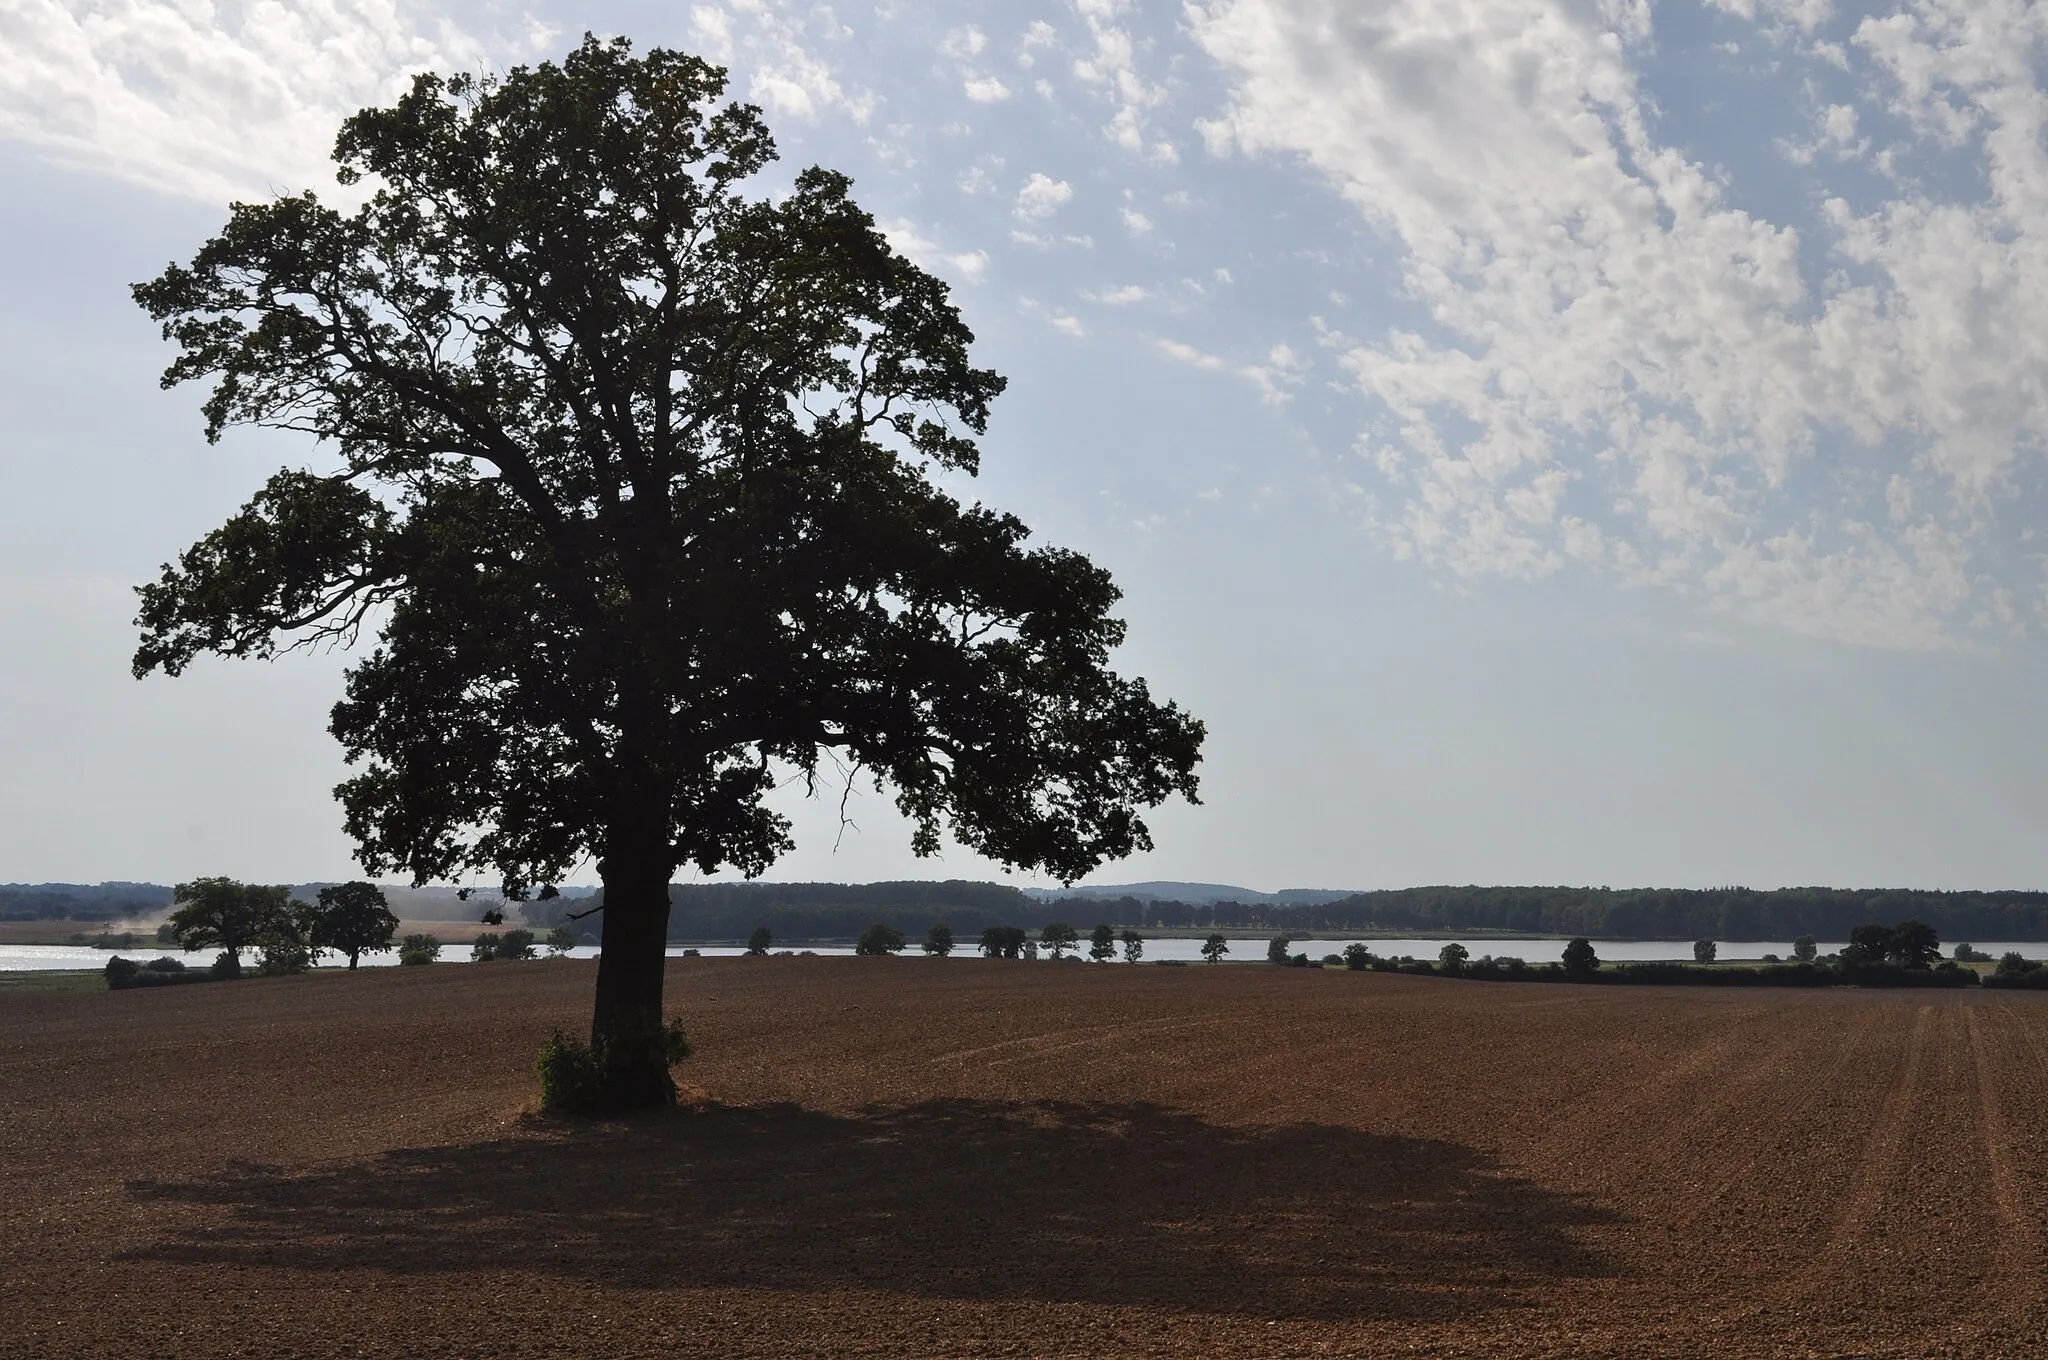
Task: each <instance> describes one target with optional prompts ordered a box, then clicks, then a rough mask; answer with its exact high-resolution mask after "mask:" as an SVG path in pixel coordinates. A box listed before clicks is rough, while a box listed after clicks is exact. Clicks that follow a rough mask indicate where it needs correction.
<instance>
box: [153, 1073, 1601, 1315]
mask: <svg viewBox="0 0 2048 1360" xmlns="http://www.w3.org/2000/svg"><path fill="white" fill-rule="evenodd" d="M129 1189H130V1192H131V1193H132V1194H133V1195H134V1196H135V1197H136V1198H137V1199H140V1200H144V1201H152V1200H153V1201H171V1202H176V1203H182V1204H193V1205H210V1206H217V1207H219V1208H221V1209H224V1210H226V1211H227V1214H226V1220H225V1222H223V1223H221V1224H220V1225H219V1226H212V1227H204V1228H196V1227H195V1228H187V1229H180V1230H177V1231H175V1232H172V1233H170V1234H169V1235H168V1236H166V1237H165V1238H164V1239H163V1240H160V1241H159V1242H157V1243H155V1244H153V1245H151V1246H148V1247H145V1248H141V1249H138V1250H136V1251H134V1252H131V1253H129V1256H130V1258H131V1259H147V1260H155V1261H162V1262H169V1263H175V1264H185V1265H192V1266H197V1267H213V1266H219V1265H238V1266H271V1267H284V1268H289V1269H298V1270H307V1271H321V1272H325V1271H334V1270H345V1269H369V1270H379V1271H390V1272H398V1273H408V1274H412V1273H435V1272H450V1271H469V1270H478V1271H484V1270H488V1271H493V1272H499V1273H503V1272H507V1271H529V1272H536V1273H541V1274H553V1275H559V1276H563V1277H567V1278H574V1279H578V1280H589V1281H596V1282H601V1283H605V1284H610V1285H615V1286H624V1287H644V1288H667V1287H678V1286H734V1287H742V1288H757V1289H788V1290H798V1289H814V1288H865V1289H876V1290H883V1291H890V1292H896V1293H902V1294H911V1295H919V1296H925V1297H934V1298H948V1299H985V1300H1005V1299H1006V1300H1063V1301H1069V1302H1100V1303H1119V1304H1131V1305H1140V1306H1156V1307H1162V1308H1170V1309H1178V1310H1186V1311H1197V1312H1213V1313H1237V1314H1250V1315H1254V1316H1262V1317H1269V1318H1298V1319H1312V1320H1322V1321H1348V1320H1359V1319H1366V1318H1421V1317H1434V1318H1448V1317H1456V1316H1462V1315H1466V1314H1469V1313H1471V1312H1473V1311H1476V1310H1482V1309H1487V1308H1494V1307H1500V1306H1506V1305H1512V1304H1514V1303H1517V1302H1519V1301H1523V1300H1525V1299H1526V1298H1527V1296H1528V1295H1529V1294H1530V1293H1531V1292H1532V1290H1533V1289H1534V1288H1535V1287H1540V1286H1543V1285H1545V1284H1546V1282H1555V1281H1557V1280H1559V1279H1565V1278H1572V1277H1586V1276H1594V1275H1602V1274H1607V1273H1610V1269H1609V1267H1607V1266H1605V1265H1603V1263H1602V1262H1601V1261H1599V1260H1598V1259H1596V1257H1595V1256H1594V1255H1593V1254H1592V1253H1591V1252H1589V1251H1588V1250H1587V1249H1585V1248H1583V1247H1582V1246H1580V1245H1579V1244H1578V1243H1577V1242H1576V1241H1575V1240H1574V1237H1573V1230H1574V1229H1577V1228H1581V1227H1584V1226H1587V1225H1591V1224H1596V1223H1605V1222H1612V1221H1614V1220H1615V1217H1616V1216H1615V1215H1614V1214H1613V1213H1612V1212H1611V1211H1608V1210H1604V1209H1600V1208H1598V1207H1595V1206H1593V1205H1591V1204H1589V1203H1587V1202H1585V1201H1583V1200H1581V1199H1577V1198H1573V1197H1569V1196H1564V1195H1560V1194H1557V1193H1555V1192H1552V1191H1549V1190H1545V1189H1543V1188H1542V1187H1540V1186H1537V1185H1534V1184H1531V1183H1530V1182H1528V1181H1524V1180H1517V1179H1513V1178H1510V1177H1507V1176H1505V1175H1502V1174H1500V1173H1499V1172H1498V1171H1496V1170H1495V1169H1493V1167H1492V1166H1491V1165H1490V1163H1489V1162H1488V1161H1487V1160H1486V1159H1485V1158H1483V1157H1481V1156H1480V1155H1479V1154H1477V1153H1475V1152H1473V1151H1471V1150H1470V1149H1468V1148H1464V1147H1460V1146H1458V1145H1456V1144H1452V1143H1444V1142H1433V1141H1426V1140H1419V1139H1410V1138H1392V1137H1383V1136H1379V1135H1375V1134H1368V1133H1361V1132H1358V1131H1356V1130H1352V1129H1344V1128H1337V1127H1331V1126H1325V1125H1312V1124H1304V1125H1293V1126H1288V1127H1282V1128H1272V1129H1259V1130H1244V1129H1231V1128H1224V1127H1220V1126H1218V1125H1215V1124H1211V1123H1208V1122H1206V1121H1204V1120H1201V1119H1199V1118H1196V1117H1193V1116H1190V1115H1187V1114H1182V1113H1176V1112H1171V1111H1167V1110H1163V1109H1160V1108H1157V1107H1153V1106H1147V1105H1132V1104H1065V1103H1049V1104H1011V1103H996V1102H982V1101H967V1100H943V1101H931V1102H926V1103H923V1104H917V1105H911V1106H907V1107H892V1108H881V1109H873V1110H868V1111H864V1112H862V1113H861V1114H859V1115H856V1116H843V1115H833V1114H824V1113H819V1112H817V1111H813V1110H805V1109H800V1108H796V1107H793V1106H771V1107H766V1108H749V1109H713V1110H710V1111H708V1112H700V1113H679V1114H677V1115H675V1116H674V1117H663V1118H653V1119H648V1120H645V1121H639V1122H633V1123H627V1124H622V1125H612V1126H603V1127H592V1128H581V1129H577V1130H575V1131H573V1132H567V1133H562V1132H559V1131H558V1132H556V1133H555V1134H554V1135H553V1136H539V1137H523V1138H511V1139H504V1140H499V1141H493V1142H486V1143H478V1144H472V1145H468V1146H460V1147H443V1148H422V1149H406V1150H399V1151H394V1152H391V1153H387V1154H385V1155H383V1156H382V1157H380V1158H377V1159H375V1160H373V1161H369V1162H364V1163H358V1164H353V1165H349V1166H345V1167H340V1168H324V1169H320V1170H317V1171H312V1172H301V1173H285V1172H280V1171H277V1170H274V1169H270V1168H266V1167H261V1166H253V1165H247V1164H242V1165H237V1166H233V1167H230V1168H229V1169H227V1170H225V1171H223V1172H222V1173H221V1174H219V1175H217V1176H212V1177H208V1178H205V1179H202V1180H197V1181H186V1182H175V1183H173V1182H155V1181H143V1182H134V1183H131V1185H130V1187H129Z"/></svg>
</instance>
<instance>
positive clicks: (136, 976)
mask: <svg viewBox="0 0 2048 1360" xmlns="http://www.w3.org/2000/svg"><path fill="white" fill-rule="evenodd" d="M102 971H103V972H104V973H105V974H106V979H107V988H108V990H109V991H116V992H118V991H123V990H125V989H127V988H129V987H174V986H177V985H178V984H180V983H185V982H212V981H214V980H216V979H218V978H225V977H231V976H233V975H232V974H231V973H229V972H227V970H226V968H225V966H224V965H223V964H222V962H221V960H220V959H215V960H214V963H213V967H211V968H187V967H186V966H185V964H184V961H183V960H182V959H174V958H171V957H169V956H168V955H166V956H165V957H163V958H159V959H151V960H150V961H149V962H148V963H137V962H136V961H135V960H133V959H124V958H122V957H121V956H120V955H119V954H116V955H114V957H112V958H111V959H108V960H107V966H106V968H105V969H103V970H102Z"/></svg>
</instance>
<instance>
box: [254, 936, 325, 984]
mask: <svg viewBox="0 0 2048 1360" xmlns="http://www.w3.org/2000/svg"><path fill="white" fill-rule="evenodd" d="M312 966H313V951H312V949H311V947H309V946H308V945H307V944H306V942H305V940H304V939H303V938H301V937H298V936H293V935H282V934H280V935H273V936H272V937H271V938H269V939H267V940H265V941H264V942H263V963H262V967H261V970H260V971H261V972H262V974H263V976H265V977H290V976H293V975H294V974H298V973H303V972H305V971H306V970H307V969H308V968H311V967H312Z"/></svg>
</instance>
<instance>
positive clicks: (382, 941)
mask: <svg viewBox="0 0 2048 1360" xmlns="http://www.w3.org/2000/svg"><path fill="white" fill-rule="evenodd" d="M319 896H320V905H319V907H318V909H317V910H316V912H315V914H314V917H313V930H312V943H313V946H314V948H316V949H332V950H333V951H335V952H336V953H337V954H343V955H346V956H347V957H348V966H349V971H350V972H354V971H355V967H356V960H357V959H358V958H360V957H361V956H362V955H364V954H381V953H383V952H384V951H385V950H387V949H389V948H391V937H392V936H393V935H395V934H397V933H398V918H397V917H396V916H394V915H392V914H391V907H390V905H389V904H388V903H387V902H386V901H385V900H384V890H383V889H382V888H380V887H378V886H377V885H376V884H374V883H360V882H358V883H337V884H334V885H333V886H331V887H326V888H322V889H321V890H320V894H319Z"/></svg>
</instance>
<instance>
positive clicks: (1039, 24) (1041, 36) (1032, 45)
mask: <svg viewBox="0 0 2048 1360" xmlns="http://www.w3.org/2000/svg"><path fill="white" fill-rule="evenodd" d="M1058 43H1059V34H1057V33H1055V32H1054V31H1053V27H1052V25H1051V24H1049V23H1047V22H1046V21H1045V20H1043V19H1033V20H1032V21H1031V24H1030V26H1029V27H1027V28H1026V29H1025V30H1024V36H1023V38H1022V39H1021V40H1019V42H1018V43H1017V64H1018V65H1019V66H1023V67H1026V68H1029V67H1030V66H1031V65H1032V64H1033V63H1034V62H1036V61H1037V60H1038V49H1039V48H1041V47H1053V46H1056V45H1057V44H1058Z"/></svg>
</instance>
